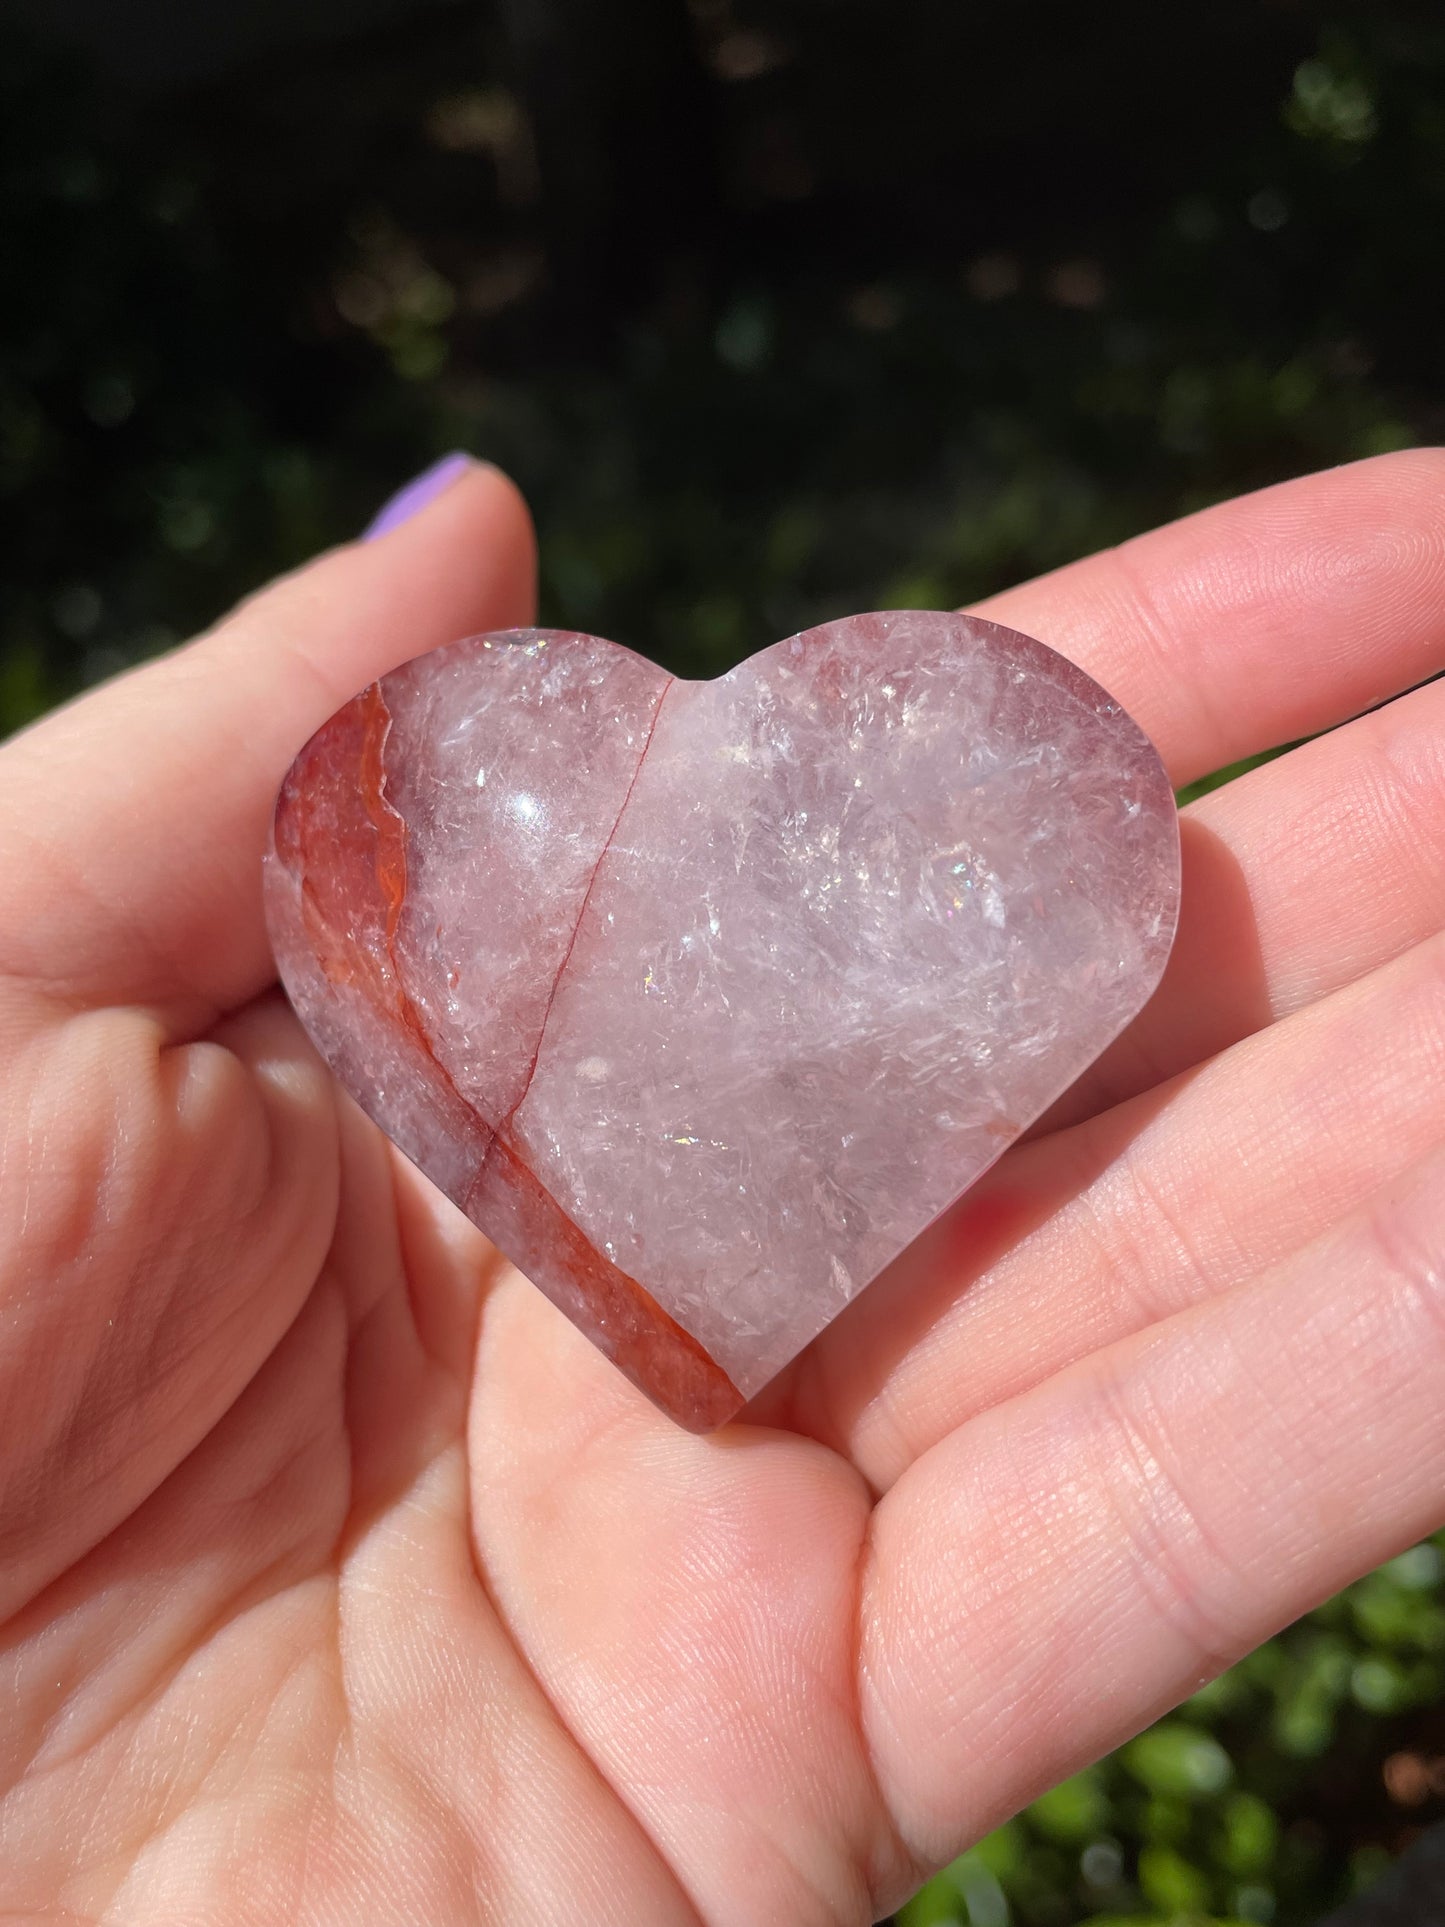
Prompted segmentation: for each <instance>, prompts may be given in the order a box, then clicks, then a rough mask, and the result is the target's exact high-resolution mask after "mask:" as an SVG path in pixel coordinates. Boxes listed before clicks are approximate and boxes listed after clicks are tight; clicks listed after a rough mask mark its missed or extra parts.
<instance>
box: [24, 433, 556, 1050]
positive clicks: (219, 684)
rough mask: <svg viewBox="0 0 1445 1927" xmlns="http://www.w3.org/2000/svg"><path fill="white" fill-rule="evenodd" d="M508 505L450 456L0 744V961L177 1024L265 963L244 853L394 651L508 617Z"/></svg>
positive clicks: (206, 1012) (256, 983)
mask: <svg viewBox="0 0 1445 1927" xmlns="http://www.w3.org/2000/svg"><path fill="white" fill-rule="evenodd" d="M532 580H533V551H532V538H531V531H530V525H529V523H528V520H527V513H526V509H525V507H524V506H523V504H522V502H521V498H520V497H519V496H518V494H517V492H516V490H515V489H514V488H513V487H512V485H511V484H510V483H509V482H508V481H507V480H506V479H505V477H503V476H502V475H500V474H499V473H497V471H496V470H494V469H487V468H479V467H475V466H473V467H471V468H470V470H469V471H468V472H467V473H465V474H464V475H463V476H462V477H461V478H460V479H459V480H457V481H456V482H454V483H453V484H452V486H451V487H450V488H448V489H447V490H446V492H445V493H444V494H443V495H441V496H440V497H439V498H438V499H436V500H435V501H433V502H432V503H431V504H430V506H428V507H427V508H425V509H424V510H422V511H421V512H420V513H419V514H417V515H416V516H415V517H414V518H413V519H412V520H411V521H409V522H407V523H406V524H404V525H403V526H402V527H400V528H397V529H395V530H393V532H392V533H390V534H388V535H386V536H385V537H384V539H382V540H380V541H376V542H373V543H368V544H364V545H359V546H352V547H350V548H345V549H341V550H338V551H335V552H334V553H332V554H330V555H326V556H323V557H322V558H321V559H320V560H319V561H317V562H314V563H312V564H311V565H310V566H309V567H307V568H305V569H302V570H301V571H299V572H298V573H297V574H295V575H293V576H289V577H287V578H286V579H285V580H283V581H281V582H278V583H276V584H275V585H274V586H273V587H272V588H270V589H267V590H266V591H264V592H263V593H262V594H260V595H258V596H256V597H255V598H253V599H252V600H251V601H249V602H247V603H245V604H243V606H242V607H241V608H240V609H238V610H237V611H236V613H235V614H234V615H232V616H231V617H229V618H228V619H227V620H226V621H225V622H223V623H222V624H221V626H220V627H219V628H218V629H217V630H215V631H214V632H213V633H212V634H211V635H208V636H205V637H203V638H202V639H201V640H200V641H198V642H195V643H192V644H191V645H190V646H189V647H187V648H185V649H182V650H179V651H178V652H177V653H176V654H174V655H172V656H170V657H167V658H166V659H164V660H163V661H160V662H157V663H152V664H149V665H147V666H146V667H144V668H142V669H140V670H137V671H134V672H132V673H131V674H130V675H128V676H124V677H122V678H120V679H119V680H118V681H116V682H114V683H111V684H110V685H108V686H107V687H105V688H103V689H99V690H96V691H95V692H94V693H93V694H91V695H89V696H87V697H85V698H84V699H83V700H82V701H80V702H78V703H75V704H73V705H72V706H71V707H69V708H68V709H66V710H63V711H61V712H60V713H59V714H57V715H55V716H53V717H50V718H49V719H47V720H46V721H45V722H43V723H41V724H40V725H38V726H37V727H36V728H35V729H33V730H31V731H29V732H27V733H26V735H24V736H23V737H21V738H19V739H18V740H17V741H16V742H14V743H12V744H10V745H9V746H8V747H7V748H6V749H5V751H4V752H3V754H0V863H3V866H4V869H5V874H6V876H7V877H8V878H9V880H10V883H9V887H10V900H9V912H10V914H9V915H8V916H7V918H6V927H5V934H4V937H3V939H0V971H4V972H6V973H8V974H9V975H10V976H12V977H14V978H19V979H22V980H24V981H27V982H31V983H41V984H45V985H47V986H51V987H53V988H55V989H56V990H58V991H59V992H60V993H61V994H63V995H65V996H66V997H69V998H72V999H75V1000H77V1001H80V1002H83V1003H91V1002H95V1001H99V1000H105V1001H113V1002H133V1003H142V1004H146V1005H149V1006H157V1005H162V1006H164V1007H165V1008H166V1009H167V1010H168V1011H169V1012H171V1013H173V1014H174V1016H175V1019H176V1022H177V1025H178V1026H179V1027H182V1028H184V1027H190V1028H193V1029H199V1028H201V1027H203V1026H204V1025H205V1024H206V1023H207V1022H209V1021H210V1020H211V1018H212V1017H213V1016H214V1014H215V1013H216V1011H218V1010H222V1009H227V1008H231V1007H233V1006H235V1005H237V1004H239V1003H242V1002H244V1001H245V1000H246V999H248V998H249V997H251V996H253V995H255V994H256V993H257V992H258V991H259V990H261V989H262V988H264V986H265V985H266V984H267V983H268V982H269V981H270V980H271V976H272V967H271V961H270V952H269V949H268V946H267V942H266V933H265V929H264V926H263V923H262V916H261V852H262V850H263V848H264V844H265V831H266V824H267V821H268V819H269V815H270V811H271V807H272V804H273V802H274V800H275V795H276V790H277V787H278V785H279V783H280V781H281V777H282V775H283V774H284V773H285V770H286V767H287V765H288V763H289V762H290V761H291V758H292V757H293V756H294V755H295V754H296V752H297V750H298V749H300V747H301V745H302V744H303V743H304V742H305V741H306V739H307V738H308V736H310V735H311V734H312V733H313V731H315V730H316V729H317V728H319V726H320V725H321V723H323V722H324V721H325V720H326V718H327V717H328V716H329V715H330V714H331V712H332V711H333V710H334V709H336V708H337V707H338V706H339V705H340V704H341V703H343V702H344V701H346V700H347V698H348V697H350V696H352V695H354V694H355V693H356V691H357V690H358V689H360V688H362V687H364V685H365V684H366V683H367V682H368V681H370V680H371V679H372V678H373V677H375V676H377V675H379V674H382V673H384V672H385V671H386V670H388V669H392V668H394V667H395V666H396V665H397V664H398V663H400V662H402V661H403V660H405V659H406V658H407V657H410V656H414V655H418V654H420V653H421V652H422V651H424V650H427V649H431V648H434V647H436V646H437V645H439V644H441V643H444V642H448V641H451V640H453V639H455V638H456V637H457V636H460V635H466V634H469V633H474V632H475V631H477V630H481V629H489V628H504V627H508V626H511V625H514V624H519V623H524V622H526V621H528V620H530V616H531V603H532Z"/></svg>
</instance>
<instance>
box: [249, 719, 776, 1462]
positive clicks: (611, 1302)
mask: <svg viewBox="0 0 1445 1927" xmlns="http://www.w3.org/2000/svg"><path fill="white" fill-rule="evenodd" d="M390 727H391V716H390V713H389V711H388V710H387V706H386V700H385V698H384V697H383V695H382V692H381V689H380V686H379V685H378V684H376V683H372V684H371V685H370V686H369V687H368V688H366V689H365V690H363V691H362V692H361V694H360V695H359V696H356V697H353V699H352V700H351V701H350V702H349V703H347V704H346V705H345V707H344V708H342V709H340V710H338V711H337V713H336V715H335V716H333V717H332V719H331V721H330V722H329V723H327V724H326V726H325V727H324V728H323V729H322V730H320V731H319V732H318V734H317V735H316V736H314V737H313V738H312V740H311V742H310V743H309V744H308V745H307V747H306V749H305V750H304V751H303V752H302V754H301V756H300V757H298V759H297V761H296V764H295V765H294V766H293V768H292V771H291V773H290V775H289V776H288V778H287V781H286V783H285V785H284V786H283V788H282V792H281V796H280V799H279V801H278V804H277V810H276V822H275V831H274V837H275V848H276V856H277V859H278V861H279V863H280V865H281V867H282V868H283V869H285V870H286V871H288V872H289V873H290V874H291V875H292V876H293V877H294V878H295V879H296V881H297V882H298V884H299V887H300V893H301V906H302V918H303V922H304V926H305V932H306V936H307V938H308V940H309V942H310V945H311V949H312V952H313V954H314V956H315V958H316V961H317V963H318V965H319V966H320V969H321V971H322V973H323V975H324V977H325V979H326V981H327V982H328V983H330V984H332V985H336V986H343V985H344V986H347V987H349V988H351V989H352V990H354V991H357V992H359V993H360V994H361V995H363V996H364V997H365V998H366V1000H367V1002H368V1003H369V1004H370V1005H371V1006H372V1008H373V1009H374V1011H375V1012H376V1014H377V1016H378V1017H380V1018H382V1019H384V1020H385V1021H386V1022H388V1023H390V1024H395V1025H397V1026H398V1027H399V1028H401V1029H402V1030H404V1031H405V1032H406V1033H407V1035H408V1040H409V1041H410V1042H411V1043H413V1044H415V1045H416V1046H419V1047H420V1049H421V1051H422V1052H423V1053H424V1055H425V1057H426V1059H427V1060H428V1065H429V1069H430V1072H431V1073H432V1074H433V1075H432V1078H431V1081H432V1082H434V1083H435V1084H436V1085H437V1086H439V1089H437V1090H436V1091H435V1092H434V1093H433V1095H434V1098H435V1100H436V1102H437V1105H438V1108H439V1109H442V1108H444V1109H445V1112H446V1113H447V1114H448V1115H447V1122H448V1125H449V1127H450V1128H451V1129H452V1130H453V1131H454V1132H456V1131H457V1130H458V1129H459V1128H460V1129H461V1130H462V1131H464V1132H465V1134H466V1136H467V1138H468V1140H469V1141H470V1142H471V1143H472V1144H473V1147H474V1151H475V1156H476V1163H475V1175H474V1177H473V1179H472V1182H471V1184H470V1186H469V1187H468V1189H467V1192H466V1194H465V1196H464V1197H460V1198H457V1199H456V1202H457V1203H458V1204H460V1205H461V1207H462V1209H463V1210H465V1211H466V1213H467V1215H468V1216H469V1217H471V1218H472V1219H473V1221H474V1222H476V1223H477V1224H479V1225H480V1226H481V1227H482V1228H483V1229H484V1230H485V1231H486V1232H487V1233H488V1235H489V1236H492V1237H494V1238H497V1239H498V1240H499V1242H501V1243H502V1244H503V1247H504V1249H506V1250H508V1251H509V1252H511V1253H534V1254H537V1258H538V1260H539V1262H537V1263H536V1264H535V1266H534V1268H535V1269H536V1271H537V1274H538V1277H537V1282H538V1283H539V1284H541V1285H542V1287H543V1289H544V1290H545V1291H546V1292H547V1295H548V1296H549V1297H551V1298H552V1299H553V1301H554V1302H555V1303H557V1304H558V1305H559V1307H560V1308H561V1309H562V1310H563V1311H565V1312H566V1314H567V1316H568V1317H569V1318H571V1319H572V1321H573V1322H574V1323H575V1324H577V1325H578V1326H579V1327H580V1328H581V1329H582V1330H583V1331H584V1332H585V1333H586V1334H587V1336H588V1337H589V1338H590V1339H591V1340H592V1342H593V1343H594V1344H595V1345H596V1346H597V1347H598V1349H599V1350H600V1351H602V1352H603V1353H604V1354H605V1355H606V1356H607V1357H608V1358H609V1359H611V1361H612V1362H613V1364H615V1365H616V1366H617V1367H618V1368H619V1369H620V1370H621V1371H623V1372H625V1373H626V1374H627V1376H628V1377H629V1378H630V1379H631V1380H632V1381H633V1383H634V1384H636V1385H637V1386H638V1387H639V1389H640V1390H642V1391H644V1392H645V1393H646V1394H647V1396H648V1397H649V1398H651V1399H652V1400H653V1401H654V1403H655V1404H657V1405H659V1406H660V1407H661V1408H662V1409H663V1410H664V1411H665V1412H667V1413H668V1414H669V1416H671V1417H672V1418H673V1419H675V1420H676V1421H677V1422H678V1423H679V1424H680V1425H683V1426H686V1427H687V1428H688V1429H689V1430H690V1431H699V1432H709V1431H713V1430H715V1429H716V1427H717V1426H719V1425H722V1424H724V1423H725V1422H726V1420H727V1419H729V1418H730V1417H732V1415H733V1414H734V1413H735V1412H736V1411H737V1410H738V1408H739V1407H740V1405H741V1404H742V1402H743V1401H742V1395H741V1394H740V1393H739V1391H738V1389H737V1387H736V1386H735V1385H734V1384H733V1383H732V1381H731V1379H729V1378H728V1376H727V1374H726V1373H725V1372H724V1371H723V1370H722V1369H721V1368H720V1366H718V1365H717V1363H716V1362H715V1361H714V1360H713V1359H712V1357H711V1356H710V1355H709V1354H708V1353H707V1352H706V1351H705V1350H704V1348H703V1347H702V1346H701V1345H700V1344H699V1343H698V1342H697V1340H696V1339H695V1338H693V1337H692V1336H691V1335H690V1334H689V1333H688V1332H686V1331H684V1330H683V1328H682V1326H681V1325H679V1324H678V1323H677V1321H676V1320H675V1319H673V1318H671V1317H670V1316H669V1315H668V1313H667V1312H665V1311H664V1310H663V1309H662V1307H661V1306H660V1305H659V1304H658V1303H657V1301H656V1300H655V1299H654V1298H653V1296H652V1294H651V1293H650V1292H649V1291H647V1290H646V1288H645V1287H644V1286H642V1285H640V1284H639V1283H638V1282H637V1280H636V1279H635V1278H630V1277H628V1275H627V1274H626V1273H625V1272H624V1271H621V1270H619V1268H618V1267H617V1266H616V1265H614V1264H613V1263H612V1262H611V1261H610V1260H609V1259H608V1258H607V1257H605V1256H604V1255H603V1253H602V1252H600V1251H598V1250H597V1248H596V1247H595V1245H593V1244H592V1243H591V1241H590V1240H589V1239H588V1238H586V1237H585V1236H584V1235H583V1233H582V1232H581V1231H580V1230H579V1229H578V1227H577V1226H576V1224H574V1223H573V1221H572V1220H571V1219H570V1218H569V1217H568V1216H567V1214H566V1212H564V1211H563V1210H562V1208H561V1206H560V1205H559V1204H558V1203H557V1201H556V1199H555V1198H554V1197H553V1196H552V1195H551V1193H550V1192H549V1191H548V1190H547V1189H546V1187H545V1186H544V1185H542V1184H541V1183H540V1182H539V1180H538V1179H537V1177H536V1176H535V1174H534V1173H533V1172H532V1171H531V1170H530V1169H529V1168H528V1166H527V1165H526V1163H525V1162H524V1161H523V1159H522V1157H521V1156H520V1154H519V1152H518V1150H517V1148H516V1147H515V1146H514V1145H513V1144H512V1143H511V1142H509V1140H508V1138H507V1134H506V1129H505V1126H506V1123H507V1121H508V1120H507V1119H504V1120H503V1121H502V1126H501V1128H500V1129H499V1128H498V1127H496V1126H494V1125H493V1124H491V1123H490V1122H489V1121H488V1120H487V1119H485V1118H483V1117H482V1116H481V1115H480V1113H479V1112H478V1111H477V1110H476V1107H475V1106H474V1105H473V1104H472V1103H470V1102H469V1101H468V1100H467V1099H466V1098H465V1097H464V1096H463V1094H462V1093H461V1092H460V1091H459V1090H458V1089H457V1086H456V1084H455V1082H454V1080H453V1078H452V1076H451V1073H450V1072H449V1071H448V1070H447V1068H446V1066H445V1064H443V1063H442V1061H441V1059H440V1058H439V1057H438V1055H437V1052H436V1047H435V1044H434V1041H433V1039H432V1037H431V1036H430V1034H429V1032H428V1030H427V1026H426V1023H425V1021H424V1019H423V1016H422V1013H421V1011H420V1010H419V1009H418V1008H417V1006H416V1003H415V1002H414V1000H413V999H412V998H411V996H410V995H409V994H408V992H407V990H406V986H405V983H404V981H403V976H402V971H401V967H400V964H399V961H398V958H397V952H396V938H397V931H398V928H399V925H400V922H401V917H402V911H403V908H404V906H405V902H406V889H407V861H406V835H407V831H406V824H405V822H404V820H403V819H402V817H401V816H399V815H398V813H397V812H396V811H395V810H394V809H393V808H392V807H391V805H390V803H389V802H388V801H387V798H386V768H385V749H386V739H387V734H388V732H389V730H390ZM564 962H565V960H564ZM544 1022H545V1018H544ZM539 1043H540V1040H539ZM534 1061H535V1059H534ZM515 1109H516V1106H515V1105H514V1106H513V1110H514V1111H515ZM508 1234H510V1235H508Z"/></svg>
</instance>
